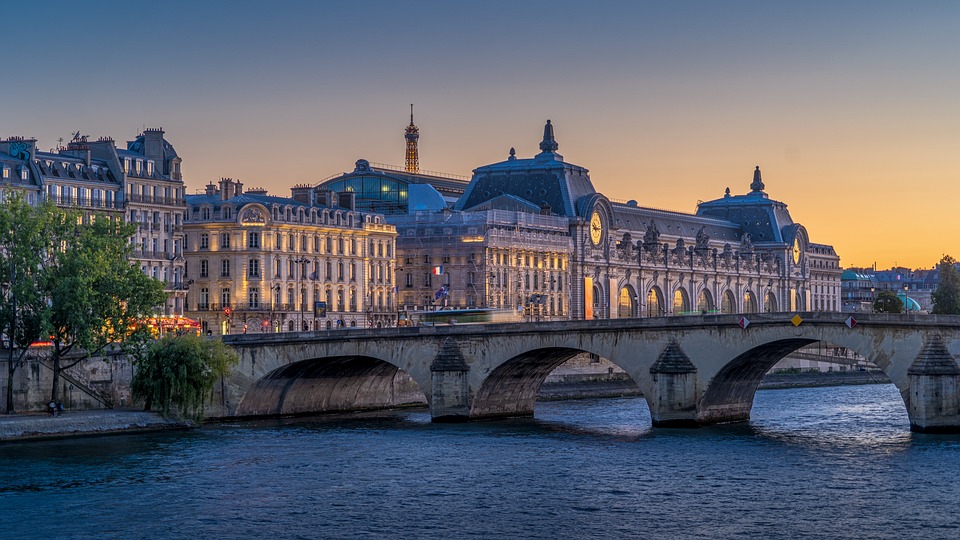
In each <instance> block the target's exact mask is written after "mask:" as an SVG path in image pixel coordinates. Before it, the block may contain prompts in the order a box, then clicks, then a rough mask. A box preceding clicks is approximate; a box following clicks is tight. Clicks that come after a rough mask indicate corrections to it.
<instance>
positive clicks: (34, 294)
mask: <svg viewBox="0 0 960 540" xmlns="http://www.w3.org/2000/svg"><path fill="white" fill-rule="evenodd" d="M54 211H55V207H54V206H53V205H52V204H50V203H45V204H42V205H39V206H32V205H30V204H27V202H26V201H25V200H24V198H23V196H22V194H19V193H12V194H8V195H7V198H6V199H5V200H4V202H3V203H2V204H0V275H2V276H3V277H2V282H3V298H2V300H0V329H2V332H3V334H4V337H5V340H4V341H5V344H6V345H7V402H6V413H7V414H12V413H13V412H14V407H13V377H14V375H15V373H16V370H17V368H18V367H19V366H21V365H22V364H23V360H24V358H25V357H26V355H27V353H28V352H29V349H30V345H31V344H32V343H34V342H36V341H38V340H41V339H42V338H43V337H45V336H46V334H45V332H46V330H47V324H46V323H47V318H48V315H49V314H48V312H47V309H46V308H47V302H46V298H45V297H44V295H43V292H42V286H41V283H42V278H43V269H44V262H45V260H44V257H45V255H46V254H47V252H48V251H47V248H48V246H47V244H46V243H47V239H48V238H49V237H50V235H51V228H52V225H53V223H54V220H53V219H52V218H53V216H54Z"/></svg>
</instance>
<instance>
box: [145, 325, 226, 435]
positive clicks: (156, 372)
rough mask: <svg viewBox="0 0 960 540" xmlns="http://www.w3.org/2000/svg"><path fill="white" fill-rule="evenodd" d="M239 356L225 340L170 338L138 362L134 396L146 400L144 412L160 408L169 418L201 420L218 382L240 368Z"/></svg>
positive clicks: (149, 350) (152, 345)
mask: <svg viewBox="0 0 960 540" xmlns="http://www.w3.org/2000/svg"><path fill="white" fill-rule="evenodd" d="M238 360H239V359H238V357H237V355H236V353H235V352H233V350H231V349H230V348H229V347H227V346H226V345H224V344H223V341H221V340H219V339H217V340H212V339H208V340H204V339H202V338H200V337H198V336H196V335H195V334H186V335H183V336H167V337H165V338H163V339H161V340H159V341H156V342H154V343H152V344H150V345H149V346H148V347H147V351H146V354H144V355H143V356H142V357H141V358H139V359H137V360H136V361H135V362H134V367H135V368H136V370H135V373H134V375H133V381H132V382H131V390H132V391H133V397H134V398H136V399H142V400H143V401H144V410H153V409H155V408H156V409H158V410H159V411H160V413H161V414H163V415H164V416H168V415H169V414H170V412H171V409H172V408H173V409H176V410H177V411H178V412H179V413H180V415H181V416H184V417H189V418H194V419H198V420H199V419H200V418H201V417H202V416H203V404H204V402H205V401H206V399H207V397H208V395H210V394H211V392H212V391H213V386H214V384H215V383H216V381H217V380H218V379H221V378H222V377H224V376H226V375H227V374H228V373H229V372H230V369H231V368H232V367H233V366H234V365H236V363H237V361H238Z"/></svg>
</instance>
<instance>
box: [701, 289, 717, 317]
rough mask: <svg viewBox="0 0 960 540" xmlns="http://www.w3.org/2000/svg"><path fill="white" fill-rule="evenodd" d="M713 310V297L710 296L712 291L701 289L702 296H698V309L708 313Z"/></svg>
mask: <svg viewBox="0 0 960 540" xmlns="http://www.w3.org/2000/svg"><path fill="white" fill-rule="evenodd" d="M713 310H714V307H713V297H712V296H710V291H708V290H706V289H704V290H702V291H700V296H698V297H697V311H699V312H700V313H707V312H710V311H713Z"/></svg>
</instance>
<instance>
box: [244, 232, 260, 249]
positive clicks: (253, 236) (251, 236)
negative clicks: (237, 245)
mask: <svg viewBox="0 0 960 540" xmlns="http://www.w3.org/2000/svg"><path fill="white" fill-rule="evenodd" d="M247 247H248V248H258V247H260V233H259V232H253V231H251V232H248V233H247Z"/></svg>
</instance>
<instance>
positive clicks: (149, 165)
mask: <svg viewBox="0 0 960 540" xmlns="http://www.w3.org/2000/svg"><path fill="white" fill-rule="evenodd" d="M147 176H153V161H152V160H147Z"/></svg>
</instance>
